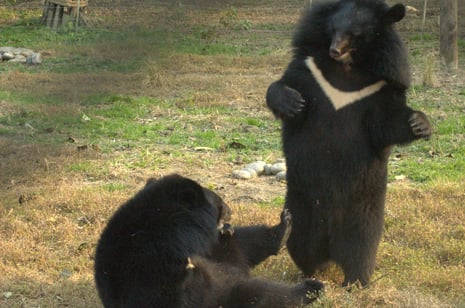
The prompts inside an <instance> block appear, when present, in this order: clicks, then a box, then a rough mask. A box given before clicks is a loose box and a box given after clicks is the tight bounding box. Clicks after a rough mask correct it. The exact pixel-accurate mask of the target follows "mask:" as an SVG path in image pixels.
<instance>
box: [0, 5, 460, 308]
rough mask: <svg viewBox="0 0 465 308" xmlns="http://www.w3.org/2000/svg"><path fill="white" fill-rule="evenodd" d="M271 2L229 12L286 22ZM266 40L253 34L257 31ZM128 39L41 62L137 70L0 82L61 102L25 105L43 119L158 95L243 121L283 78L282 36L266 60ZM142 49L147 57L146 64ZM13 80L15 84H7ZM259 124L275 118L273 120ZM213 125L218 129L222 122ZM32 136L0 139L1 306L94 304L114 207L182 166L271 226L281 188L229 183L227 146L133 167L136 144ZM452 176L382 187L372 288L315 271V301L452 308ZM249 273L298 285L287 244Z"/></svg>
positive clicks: (211, 16)
mask: <svg viewBox="0 0 465 308" xmlns="http://www.w3.org/2000/svg"><path fill="white" fill-rule="evenodd" d="M417 2H418V1H417ZM302 3H303V2H302ZM302 3H300V4H299V5H303V4H302ZM305 3H307V2H305ZM278 4H279V5H278ZM280 4H281V2H279V3H278V2H277V1H276V3H275V5H273V6H272V7H270V6H269V5H262V6H250V7H246V8H239V9H238V17H239V18H240V19H246V20H248V21H250V22H251V23H253V24H254V25H259V24H270V23H277V24H287V23H294V22H295V21H296V20H297V19H298V15H299V13H298V12H299V9H300V7H299V6H298V5H293V6H289V7H287V6H284V7H282V6H280ZM223 11H224V8H219V9H214V8H210V9H208V10H183V11H178V10H176V9H175V8H173V7H160V8H157V9H156V10H153V11H150V10H144V11H140V12H139V14H135V16H130V17H128V16H127V15H126V11H122V12H112V14H108V13H107V14H108V15H111V16H110V17H111V18H113V19H110V21H118V22H121V23H126V24H127V25H128V26H131V25H133V24H137V23H140V22H141V20H142V23H144V26H147V27H153V26H157V24H159V23H163V24H165V25H166V24H172V25H173V26H180V25H184V24H186V25H189V26H194V25H203V24H204V23H205V21H206V20H215V21H216V20H218V19H219V18H220V16H221V14H222V12H223ZM180 14H181V15H182V16H181V17H182V18H179V15H180ZM100 17H101V19H96V20H97V21H98V20H100V21H101V23H102V24H104V22H108V19H106V18H110V17H109V16H106V15H105V14H104V13H102V14H101V16H100ZM136 17H137V18H139V19H137V18H136ZM96 24H97V22H96ZM275 34H276V33H271V34H267V33H264V34H263V36H264V38H263V39H264V40H266V39H267V38H268V36H269V37H272V36H274V35H275ZM276 35H278V34H276ZM280 35H282V34H280ZM282 37H284V35H282ZM129 42H130V41H129ZM130 44H131V46H130V47H131V49H129V48H128V47H129V46H128V45H124V46H118V45H112V44H110V45H104V44H102V45H96V46H91V47H84V48H82V49H76V48H74V47H68V49H64V50H63V49H61V48H57V50H50V51H49V55H48V57H54V56H57V55H60V56H62V55H64V54H73V53H79V54H80V55H81V56H86V55H87V56H93V57H101V56H109V57H110V58H112V59H124V58H125V57H128V56H132V54H129V53H131V52H132V53H135V55H136V56H141V57H146V56H148V55H150V57H147V58H148V59H147V62H146V65H145V66H144V69H142V70H140V71H138V72H136V73H118V72H106V71H102V72H94V73H67V74H58V73H47V72H40V71H19V70H18V71H10V72H8V73H2V74H0V88H1V89H2V90H6V89H7V90H8V91H12V92H15V93H30V91H31V90H30V89H34V90H33V91H34V95H37V97H42V96H53V97H56V98H59V99H60V100H62V101H63V103H64V104H63V106H57V105H53V104H52V105H50V104H45V103H41V102H40V99H38V101H37V103H34V104H30V105H28V106H27V111H28V112H40V113H42V114H45V115H53V114H66V113H69V114H79V113H80V103H82V101H83V100H84V99H85V98H86V97H87V96H88V95H89V94H104V93H107V94H123V95H141V96H150V97H157V98H160V99H168V98H176V97H177V98H179V97H182V98H185V99H186V100H192V101H195V102H196V104H198V105H221V106H226V107H228V108H230V109H231V112H232V113H233V112H234V111H241V114H243V113H245V112H244V111H248V112H249V113H250V115H251V116H254V115H257V114H259V115H263V114H269V112H268V111H267V110H266V107H265V106H264V93H265V91H266V87H267V86H268V84H269V83H270V82H271V81H272V80H274V79H276V78H277V76H278V75H279V74H281V72H282V70H283V68H284V67H285V66H286V65H287V62H288V60H289V48H288V42H281V44H280V49H279V48H277V50H276V52H273V53H271V54H270V55H266V56H254V55H247V56H240V57H235V56H226V55H215V56H205V55H186V54H179V53H173V54H171V55H167V54H163V53H159V52H158V51H152V52H147V49H146V46H145V44H144V43H143V42H138V41H133V42H130ZM153 55H157V57H158V58H157V57H153V58H154V59H155V60H151V57H152V56H153ZM46 57H47V56H46ZM46 57H45V61H47V58H46ZM17 80H22V81H23V82H21V83H17ZM20 112H22V108H20V107H18V104H16V103H14V102H12V101H8V100H3V101H0V116H2V117H4V116H7V115H14V114H17V113H20ZM161 112H165V111H161ZM269 119H270V121H273V118H272V116H271V114H269ZM215 122H216V123H217V125H222V119H221V118H218V119H216V120H215ZM0 129H1V126H0ZM36 133H37V132H35V131H31V130H30V129H29V128H27V127H24V126H22V127H18V132H17V134H16V135H15V136H14V140H13V139H12V138H10V137H0V196H1V200H0V307H65V306H66V307H99V306H100V302H99V299H98V297H97V294H96V291H95V287H94V282H93V255H94V249H95V245H96V241H97V239H98V237H99V234H100V232H101V231H102V228H103V227H104V225H105V223H106V221H107V220H108V218H109V217H110V216H111V214H112V213H113V212H114V210H115V209H116V208H117V206H118V205H119V204H121V203H122V202H123V201H124V200H126V199H127V198H129V197H130V196H131V195H132V194H133V193H135V192H136V191H137V190H138V189H139V188H140V187H141V186H142V185H143V183H144V182H145V179H146V178H147V177H149V176H156V177H158V176H162V175H166V174H169V173H171V172H181V173H182V174H184V175H186V176H189V177H192V178H193V179H195V180H198V181H199V182H201V183H202V184H203V185H206V186H208V187H210V188H213V189H214V190H216V191H217V192H218V193H219V194H220V195H221V196H223V197H224V199H225V201H226V202H227V203H229V204H230V206H231V207H232V208H233V211H234V218H233V219H234V220H233V222H234V223H236V224H242V225H247V224H257V223H266V224H274V223H276V222H277V220H278V217H279V212H280V210H281V209H280V207H279V206H274V207H273V206H263V204H265V205H267V204H271V203H274V202H275V201H274V200H275V199H279V198H282V197H283V195H284V193H285V185H284V184H283V183H280V182H276V181H275V180H274V179H271V178H266V177H263V178H256V179H253V180H250V181H240V180H235V179H233V178H232V177H231V176H230V174H231V171H232V170H233V169H234V168H236V167H237V166H235V165H232V164H231V163H228V161H227V159H226V153H223V152H199V153H186V155H185V156H184V157H182V158H177V157H169V156H167V157H164V159H165V164H164V165H163V166H158V165H152V166H148V167H145V168H143V167H140V168H128V167H127V166H128V165H129V164H130V163H131V162H132V161H137V159H138V156H137V155H136V154H135V153H134V152H135V151H141V150H140V149H134V152H129V151H128V152H114V153H102V152H99V151H98V149H97V150H92V149H90V150H87V151H77V149H76V146H77V145H79V144H75V143H66V142H62V143H53V142H50V143H48V142H46V141H43V139H42V141H31V140H34V138H30V136H34V134H36ZM57 136H58V137H59V138H62V139H63V140H66V138H67V137H68V136H67V135H66V132H56V131H54V132H53V133H51V135H50V138H58V137H57ZM161 147H162V146H161ZM162 151H163V150H162V149H160V152H154V154H151V155H159V154H160V153H161V152H162ZM141 152H142V151H141ZM147 155H148V154H147ZM279 156H281V153H280V150H279V149H276V153H274V154H273V155H272V156H271V157H265V158H263V157H258V155H257V157H256V158H257V159H259V158H261V159H268V160H269V161H273V159H276V158H277V157H279ZM254 158H255V157H254ZM251 159H253V158H251ZM206 161H208V162H209V164H205V162H206ZM78 164H90V166H91V168H93V169H94V170H93V172H91V174H88V173H87V172H86V171H82V170H74V169H73V168H71V166H75V165H78ZM112 183H121V184H123V188H121V189H117V190H114V191H113V190H111V191H110V190H108V189H106V188H105V185H107V184H112ZM464 184H465V183H437V184H436V185H433V187H419V186H417V185H415V184H412V183H405V182H400V183H394V184H393V185H392V186H391V187H390V188H389V192H388V198H387V210H386V231H385V234H384V239H383V241H382V243H381V246H380V250H379V253H378V267H377V269H376V272H375V275H374V283H373V284H372V285H371V286H370V287H369V288H367V289H364V290H354V291H352V292H351V293H348V292H346V291H345V290H343V289H341V288H340V287H339V283H340V281H341V279H342V274H341V272H340V271H339V270H338V269H337V268H335V267H330V268H329V270H328V271H326V272H325V273H319V274H318V276H317V277H318V278H320V279H322V280H324V281H325V282H326V283H327V290H326V295H325V296H324V297H323V298H322V299H321V300H320V301H319V302H318V303H316V304H315V306H321V307H453V306H458V305H459V304H464V303H465V299H464V297H463V294H462V293H463V288H464V286H465V264H464V262H463V256H464V255H465V229H464V227H463V221H465V211H464V210H463V204H464V201H465V195H464V193H463V187H464V186H463V185H464ZM254 273H255V274H257V275H260V276H266V277H269V278H272V279H277V280H285V281H289V282H295V281H299V280H301V279H302V277H300V274H299V272H298V270H297V268H296V267H295V265H294V264H293V263H292V261H291V260H290V258H289V256H288V254H287V253H286V251H285V250H284V251H282V253H281V254H280V255H278V256H276V257H272V258H270V259H269V260H267V261H266V262H264V263H263V264H262V265H260V266H259V267H258V268H257V270H255V272H254Z"/></svg>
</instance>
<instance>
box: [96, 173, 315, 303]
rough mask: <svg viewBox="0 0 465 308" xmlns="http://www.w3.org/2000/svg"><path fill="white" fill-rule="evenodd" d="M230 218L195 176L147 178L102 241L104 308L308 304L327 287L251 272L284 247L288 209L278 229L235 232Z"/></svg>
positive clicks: (99, 279)
mask: <svg viewBox="0 0 465 308" xmlns="http://www.w3.org/2000/svg"><path fill="white" fill-rule="evenodd" d="M229 216H230V210H229V208H228V207H227V206H226V205H225V204H224V202H223V201H222V199H221V198H220V197H219V196H218V195H216V194H215V193H214V192H212V191H211V190H209V189H206V188H203V187H201V186H200V185H199V184H198V183H196V182H195V181H193V180H190V179H187V178H184V177H181V176H179V175H170V176H166V177H164V178H161V179H160V180H153V179H151V180H149V181H148V182H147V184H146V186H145V187H144V188H143V189H142V190H141V191H140V192H138V193H137V194H136V195H135V196H134V197H133V198H132V199H130V200H129V201H127V202H126V203H125V204H123V205H122V206H121V207H120V208H119V209H118V210H117V211H116V213H115V214H114V216H113V217H112V218H111V219H110V221H109V222H108V225H107V226H106V228H105V229H104V231H103V233H102V235H101V238H100V240H99V242H98V245H97V250H96V256H95V281H96V285H97V289H98V292H99V295H100V298H101V300H102V302H103V304H104V306H105V307H207V308H208V307H212V308H213V307H220V306H221V307H288V306H298V305H300V304H301V303H304V304H305V303H308V302H310V301H311V300H312V299H313V298H314V296H315V295H316V294H317V293H318V292H319V291H320V290H321V289H322V288H323V285H322V284H321V282H319V281H315V280H307V281H305V282H303V283H301V284H298V285H286V284H282V283H276V282H271V281H266V280H263V279H258V278H251V277H249V269H250V268H251V267H252V266H254V265H256V264H258V263H260V262H262V261H263V260H265V259H266V258H267V257H268V256H270V255H273V254H277V253H278V251H279V249H280V248H281V247H282V245H283V244H285V242H286V240H287V237H288V235H289V233H290V230H291V221H292V220H291V215H290V213H289V212H288V211H287V210H286V211H283V213H282V214H281V222H280V223H279V224H278V225H276V226H274V227H266V226H250V227H239V228H236V229H235V230H233V229H232V228H231V226H230V225H228V224H224V222H225V221H226V220H228V219H229ZM310 293H312V294H310ZM309 295H313V298H312V297H311V296H309Z"/></svg>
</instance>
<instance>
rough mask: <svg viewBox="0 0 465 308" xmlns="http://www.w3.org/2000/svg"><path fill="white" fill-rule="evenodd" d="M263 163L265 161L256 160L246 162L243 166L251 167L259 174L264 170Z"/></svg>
mask: <svg viewBox="0 0 465 308" xmlns="http://www.w3.org/2000/svg"><path fill="white" fill-rule="evenodd" d="M265 165H266V163H265V162H264V161H256V162H253V163H251V164H248V165H247V166H245V168H246V169H252V170H254V171H255V173H256V174H257V175H261V174H263V172H264V171H265V170H264V167H265Z"/></svg>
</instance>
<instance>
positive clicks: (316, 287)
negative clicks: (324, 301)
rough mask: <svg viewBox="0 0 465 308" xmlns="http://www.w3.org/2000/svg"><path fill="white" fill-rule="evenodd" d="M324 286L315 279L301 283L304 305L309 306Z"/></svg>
mask: <svg viewBox="0 0 465 308" xmlns="http://www.w3.org/2000/svg"><path fill="white" fill-rule="evenodd" d="M324 287H325V286H324V284H323V283H322V282H321V281H319V280H316V279H307V280H305V281H304V282H303V283H302V291H304V292H305V298H304V299H303V301H302V302H303V303H304V304H310V303H311V302H313V301H314V300H315V299H317V298H318V296H320V295H321V293H323V291H324Z"/></svg>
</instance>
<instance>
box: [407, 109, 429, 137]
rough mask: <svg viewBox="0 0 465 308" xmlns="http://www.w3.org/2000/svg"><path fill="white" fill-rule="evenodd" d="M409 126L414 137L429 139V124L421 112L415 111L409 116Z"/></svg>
mask: <svg viewBox="0 0 465 308" xmlns="http://www.w3.org/2000/svg"><path fill="white" fill-rule="evenodd" d="M409 123H410V128H411V129H412V132H413V134H414V135H415V136H416V137H419V138H423V139H424V140H429V138H430V137H431V125H430V123H429V121H428V118H427V117H426V115H425V114H424V113H423V112H420V111H415V112H414V113H412V115H411V116H410V118H409Z"/></svg>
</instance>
